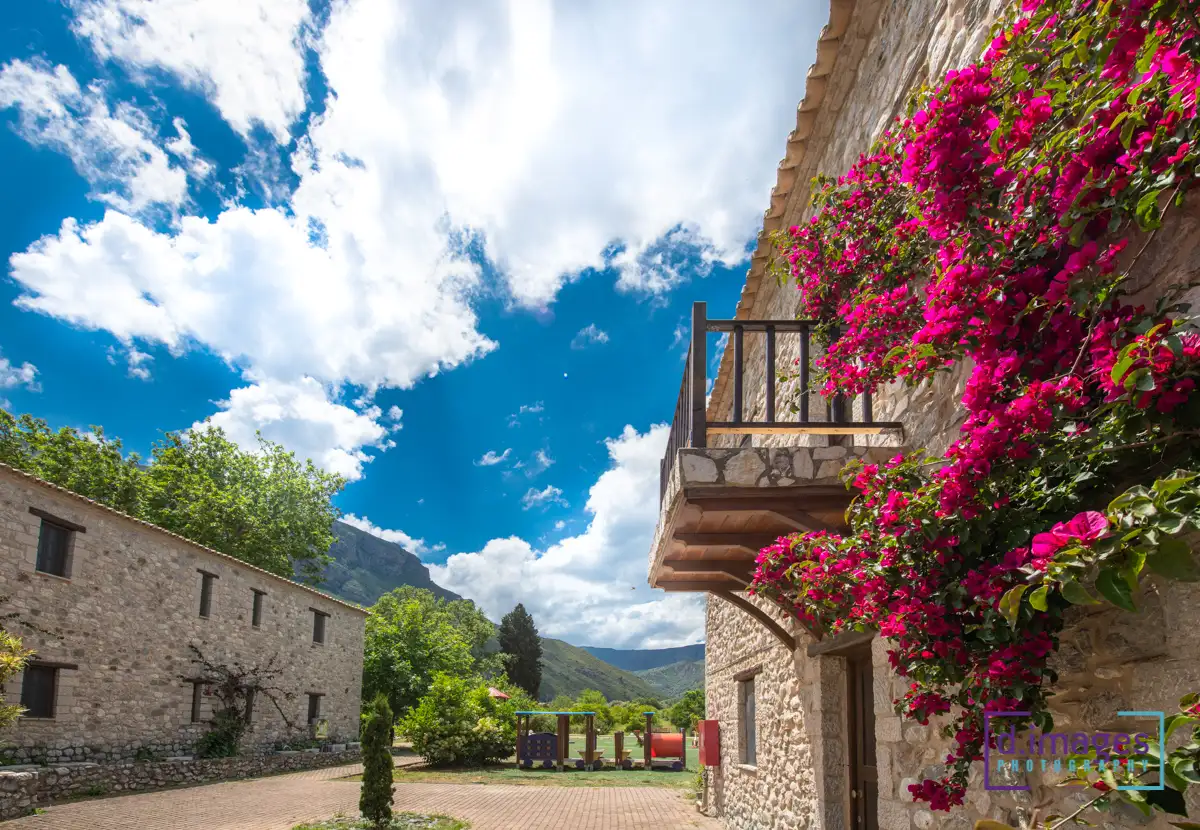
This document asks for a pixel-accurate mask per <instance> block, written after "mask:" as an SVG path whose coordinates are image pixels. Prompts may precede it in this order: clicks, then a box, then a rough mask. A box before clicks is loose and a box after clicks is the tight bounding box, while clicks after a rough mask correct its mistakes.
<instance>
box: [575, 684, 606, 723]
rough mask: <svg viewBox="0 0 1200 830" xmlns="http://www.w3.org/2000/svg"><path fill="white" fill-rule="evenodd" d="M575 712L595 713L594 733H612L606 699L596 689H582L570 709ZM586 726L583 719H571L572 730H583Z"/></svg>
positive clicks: (581, 717) (580, 717)
mask: <svg viewBox="0 0 1200 830" xmlns="http://www.w3.org/2000/svg"><path fill="white" fill-rule="evenodd" d="M572 708H574V709H575V710H576V711H577V712H595V713H596V720H595V723H596V731H597V732H602V733H607V732H611V731H612V713H611V712H610V710H609V708H608V699H607V698H606V697H605V696H604V693H603V692H600V691H597V690H596V689H584V690H583V691H582V692H580V693H579V697H577V698H575V705H574V706H573V707H572ZM585 726H586V723H585V718H584V717H583V716H579V717H578V718H571V728H572V729H583V728H584V727H585Z"/></svg>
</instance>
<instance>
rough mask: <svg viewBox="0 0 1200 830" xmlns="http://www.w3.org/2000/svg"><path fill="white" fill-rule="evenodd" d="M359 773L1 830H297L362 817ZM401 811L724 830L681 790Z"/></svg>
mask: <svg viewBox="0 0 1200 830" xmlns="http://www.w3.org/2000/svg"><path fill="white" fill-rule="evenodd" d="M361 771H362V767H361V766H358V765H355V766H348V767H334V768H331V769H323V770H310V771H308V772H298V773H291V774H288V775H277V776H273V777H270V778H259V779H255V780H252V781H231V782H228V783H223V784H208V785H205V786H201V787H189V788H186V789H178V790H168V791H163V792H155V793H144V794H140V795H126V796H118V797H114V798H98V799H91V800H87V801H77V802H74V803H70V804H62V805H59V806H57V807H49V808H47V809H46V812H45V813H43V814H42V815H39V816H29V817H28V818H19V819H14V820H12V821H9V822H3V823H0V830H291V828H292V827H293V826H294V825H296V824H298V823H300V822H302V821H314V820H317V819H324V818H329V817H331V816H333V815H334V814H336V813H338V812H342V813H345V814H347V815H352V814H353V815H357V813H358V788H359V785H358V783H357V782H355V781H339V780H337V779H338V778H344V777H345V776H347V775H355V774H357V773H359V772H361ZM395 807H396V809H397V810H409V811H412V812H417V813H445V814H447V815H451V816H455V817H456V818H460V819H466V820H467V821H470V822H471V827H472V830H563V828H571V830H651V829H652V828H653V830H661V828H672V830H674V828H718V827H720V823H719V822H717V821H716V820H715V819H710V818H706V817H704V816H701V815H700V814H699V813H697V812H696V810H695V808H694V807H693V806H692V804H691V802H689V801H688V800H687V799H686V798H684V796H683V794H682V793H681V792H680V791H679V790H675V789H668V788H662V787H605V788H588V787H554V786H514V785H496V784H489V785H478V784H403V785H397V786H396V802H395Z"/></svg>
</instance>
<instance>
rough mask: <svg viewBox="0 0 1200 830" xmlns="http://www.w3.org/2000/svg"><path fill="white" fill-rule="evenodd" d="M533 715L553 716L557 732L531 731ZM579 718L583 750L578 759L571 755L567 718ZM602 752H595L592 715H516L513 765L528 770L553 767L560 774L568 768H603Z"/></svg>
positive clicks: (544, 713)
mask: <svg viewBox="0 0 1200 830" xmlns="http://www.w3.org/2000/svg"><path fill="white" fill-rule="evenodd" d="M535 715H553V716H555V717H556V718H557V719H558V731H557V733H554V732H533V731H532V729H533V717H534V716H535ZM572 715H582V716H583V718H584V721H585V726H584V749H583V751H582V752H580V753H579V755H580V757H579V758H578V759H574V760H572V758H571V757H570V755H571V716H572ZM602 755H603V753H602V752H598V751H597V750H596V713H595V712H517V766H519V767H522V768H524V769H532V768H533V767H535V766H540V767H542V768H543V769H550V768H552V767H553V768H554V769H557V770H559V771H560V772H561V771H562V770H563V768H564V767H566V766H568V765H571V766H574V767H575V768H576V769H586V770H589V771H590V770H594V769H599V768H601V767H603V766H604V760H603V758H602Z"/></svg>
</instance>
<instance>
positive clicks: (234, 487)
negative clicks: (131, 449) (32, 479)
mask: <svg viewBox="0 0 1200 830" xmlns="http://www.w3.org/2000/svg"><path fill="white" fill-rule="evenodd" d="M0 462H3V463H5V464H8V465H9V466H12V467H15V468H17V469H19V470H23V471H25V472H27V473H30V474H32V475H35V476H37V477H38V478H41V479H45V480H46V481H49V482H50V483H52V484H57V485H58V486H60V487H64V488H66V489H68V490H71V491H72V492H75V493H78V494H79V495H81V496H86V497H87V498H89V499H93V500H95V501H98V502H100V503H101V504H104V505H107V506H109V507H112V508H114V509H116V510H120V511H122V512H124V513H128V514H129V515H131V516H134V517H135V518H138V519H142V520H144V521H147V522H150V523H151V524H155V525H158V526H159V527H162V528H164V529H165V530H169V531H171V532H173V533H178V534H179V535H180V536H183V537H185V538H187V539H191V540H192V541H193V542H198V543H199V544H202V545H206V546H207V547H210V548H213V549H214V550H218V551H221V552H222V553H225V554H228V555H230V556H233V557H235V558H237V559H241V560H242V561H243V562H248V563H250V564H251V565H255V566H257V567H260V568H262V569H263V570H266V571H270V572H271V573H274V574H278V575H279V576H284V577H288V578H298V579H301V580H302V581H305V582H308V583H310V584H317V583H318V582H320V579H321V574H322V572H323V571H324V569H325V565H326V563H328V561H329V556H328V554H327V551H328V550H329V547H330V545H332V544H333V539H334V537H333V522H334V520H335V519H336V518H337V515H338V512H337V508H335V507H334V506H333V504H332V502H331V501H330V500H331V499H332V498H333V496H334V495H336V494H337V493H339V492H341V489H342V487H343V486H345V480H344V479H343V478H342V477H341V476H336V475H333V474H331V473H326V472H324V471H323V470H320V469H319V468H317V467H316V466H315V465H314V464H313V463H312V461H305V462H303V463H301V462H300V461H299V460H298V459H297V458H296V456H295V455H294V454H293V453H291V452H288V451H287V450H285V449H284V448H283V446H282V445H280V444H276V443H274V442H272V441H268V440H267V439H265V438H263V437H262V436H261V435H259V436H258V450H257V451H255V452H248V451H246V450H243V449H241V448H240V447H238V445H237V444H235V443H233V442H232V441H230V440H229V439H228V438H227V437H226V436H225V433H224V432H223V431H222V430H221V429H219V428H217V427H214V426H211V425H207V426H205V427H203V428H201V429H189V430H185V431H183V432H168V433H166V434H164V436H163V439H162V440H161V441H159V442H157V443H156V444H154V446H153V447H152V449H151V452H150V459H149V462H148V463H143V460H142V458H141V456H139V455H138V454H137V453H129V454H126V453H125V452H124V450H123V447H122V444H121V441H120V440H119V439H115V438H109V437H108V436H106V435H105V434H104V430H103V428H101V427H98V426H93V427H91V432H90V433H80V432H79V431H77V430H75V429H72V428H70V427H63V428H62V429H59V430H57V431H54V430H52V429H50V427H49V426H48V425H47V424H46V422H45V421H43V420H40V419H38V418H34V417H32V416H30V415H22V416H20V417H19V418H18V417H14V416H13V415H12V414H10V413H9V412H7V411H5V410H3V409H0Z"/></svg>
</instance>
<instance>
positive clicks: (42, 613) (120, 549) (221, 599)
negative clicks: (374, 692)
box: [0, 467, 365, 763]
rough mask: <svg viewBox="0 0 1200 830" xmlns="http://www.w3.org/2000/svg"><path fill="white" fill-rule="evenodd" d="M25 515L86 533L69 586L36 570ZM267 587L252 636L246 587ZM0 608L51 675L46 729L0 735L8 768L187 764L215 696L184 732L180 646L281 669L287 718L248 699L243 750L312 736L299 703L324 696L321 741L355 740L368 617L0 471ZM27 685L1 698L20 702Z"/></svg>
mask: <svg viewBox="0 0 1200 830" xmlns="http://www.w3.org/2000/svg"><path fill="white" fill-rule="evenodd" d="M30 508H34V509H37V510H41V511H45V512H46V513H47V514H49V515H52V516H55V517H57V518H60V519H63V520H66V521H68V522H72V523H75V524H77V525H81V526H83V527H84V528H85V532H82V533H78V532H77V533H73V534H72V537H73V539H72V549H71V552H70V563H69V578H65V579H64V578H62V577H58V576H52V575H50V574H45V573H42V572H39V571H37V570H35V568H34V564H35V561H36V555H37V546H38V536H39V533H40V525H41V519H40V518H39V517H38V516H37V515H34V514H32V513H30ZM201 570H203V571H208V572H210V573H212V574H215V575H216V576H217V579H216V580H215V581H214V585H213V592H212V607H211V613H210V615H209V617H208V618H202V617H200V615H199V609H200V590H201V578H202V577H201V574H200V571H201ZM254 590H258V591H263V592H265V596H264V597H263V608H262V621H261V626H260V627H254V626H252V625H251V608H252V604H253V598H254V594H253V591H254ZM0 597H2V598H5V599H4V602H3V604H2V605H0V613H8V612H16V613H17V614H18V615H19V619H21V620H25V621H28V622H31V623H33V624H35V625H36V626H37V627H38V629H41V630H42V631H45V632H49V633H42V631H38V630H33V629H30V628H26V627H24V626H20V625H14V624H12V623H8V624H7V627H8V628H10V630H12V631H14V633H17V634H18V635H19V636H21V637H22V639H23V641H24V643H25V645H26V646H27V647H29V648H32V649H34V650H35V651H36V652H37V654H36V658H35V659H36V660H38V661H44V662H48V663H57V664H63V665H65V666H76V667H77V668H61V669H59V671H58V678H59V688H58V692H57V700H56V713H55V717H54V718H52V719H36V718H28V717H26V718H22V719H20V720H19V721H18V722H17V723H16V724H15V725H14V726H13V727H11V728H10V729H7V730H5V732H4V733H3V735H0V753H2V756H3V757H4V758H5V759H7V760H8V761H10V762H11V761H18V762H27V761H33V762H39V763H45V762H60V761H88V760H100V761H113V760H123V759H124V760H128V759H132V758H134V757H135V756H138V755H139V754H142V755H144V754H145V753H147V752H150V753H157V754H160V755H180V754H188V753H189V752H190V749H191V747H192V745H193V744H194V742H195V740H196V739H197V738H198V737H199V736H200V735H201V734H202V733H203V732H204V731H206V729H207V726H206V724H205V723H204V722H203V721H206V720H208V719H209V717H210V716H211V714H212V706H213V702H214V700H215V699H214V698H209V697H205V698H204V699H203V705H202V711H201V722H199V723H193V722H192V718H191V713H192V712H191V710H192V690H193V687H192V684H191V683H190V682H188V681H187V680H185V678H189V677H197V676H198V675H199V669H198V666H196V665H195V664H194V663H193V660H192V658H193V655H192V653H191V651H190V650H189V646H190V645H191V644H195V645H196V646H198V647H199V648H200V649H201V650H202V652H203V653H204V655H205V656H206V657H208V658H209V659H210V660H212V661H214V662H217V663H222V664H225V665H232V664H233V663H235V662H237V663H240V664H241V665H243V666H259V667H262V666H265V665H267V663H268V662H269V661H270V660H272V659H274V660H275V662H276V665H277V666H278V667H279V668H280V669H282V672H283V673H282V675H281V676H280V678H279V679H278V681H277V684H278V685H279V686H280V687H281V688H282V689H283V690H284V691H286V692H287V693H288V694H290V695H291V698H290V699H283V700H281V701H280V702H281V708H282V709H283V713H284V714H286V715H287V719H288V720H290V721H291V722H292V723H294V724H297V725H298V726H299V729H298V730H293V729H292V728H290V727H289V726H288V725H287V723H286V722H285V719H284V717H283V714H281V713H280V712H279V711H277V710H276V708H275V706H273V705H272V703H271V701H270V700H268V699H267V698H266V696H265V695H263V694H262V693H259V695H258V697H257V699H256V700H255V703H254V710H253V716H252V721H251V727H250V731H249V733H248V735H247V738H246V744H247V746H269V745H271V744H273V743H275V742H277V741H288V740H291V739H295V738H298V737H304V736H305V735H306V734H307V730H308V726H307V720H308V695H309V694H310V693H311V694H322V695H324V697H323V698H322V700H321V710H320V717H321V718H324V719H326V720H328V722H329V738H330V739H331V740H334V741H346V740H350V741H354V740H357V735H358V730H359V701H360V691H361V688H360V687H361V682H362V659H363V627H364V623H365V612H364V611H362V610H361V609H358V608H356V607H354V606H350V605H347V604H345V603H343V602H340V601H338V600H335V599H333V598H331V597H327V596H325V595H324V594H321V593H318V592H316V591H313V590H311V589H308V588H305V587H303V586H300V585H298V584H296V583H293V582H290V581H288V580H285V579H281V578H279V577H276V576H274V575H271V574H268V573H266V572H265V571H261V570H259V569H257V568H253V567H251V566H249V565H246V564H244V563H242V562H239V561H237V560H235V559H232V558H231V557H227V556H223V555H221V554H218V553H216V552H214V551H210V550H208V549H207V548H203V547H201V546H199V545H196V544H193V543H191V542H188V541H186V540H184V539H182V538H180V537H178V536H174V535H173V534H170V533H167V532H166V531H163V530H161V529H159V528H155V527H153V526H151V525H147V524H145V523H142V522H138V521H136V520H134V519H131V518H129V517H127V516H124V515H123V514H120V513H117V512H116V511H112V510H109V509H107V508H104V507H101V506H100V505H97V504H95V503H93V502H90V501H88V500H87V499H83V498H81V497H79V496H76V495H74V494H70V493H67V492H66V491H64V490H61V489H59V488H56V487H53V486H52V485H48V484H45V483H44V482H39V481H38V480H37V479H34V478H32V477H29V476H25V475H23V474H20V473H18V472H16V471H13V470H11V469H9V468H7V467H0ZM312 609H316V610H318V611H321V612H323V613H326V614H328V615H329V616H328V617H327V618H326V624H325V642H324V643H323V644H318V643H314V642H313V616H314V612H313V610H312ZM22 681H23V675H17V676H16V677H14V678H12V680H11V681H10V682H9V684H8V685H7V686H6V687H5V689H4V692H5V697H6V698H7V699H8V700H9V701H11V702H16V701H19V700H20V697H21V687H22Z"/></svg>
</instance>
